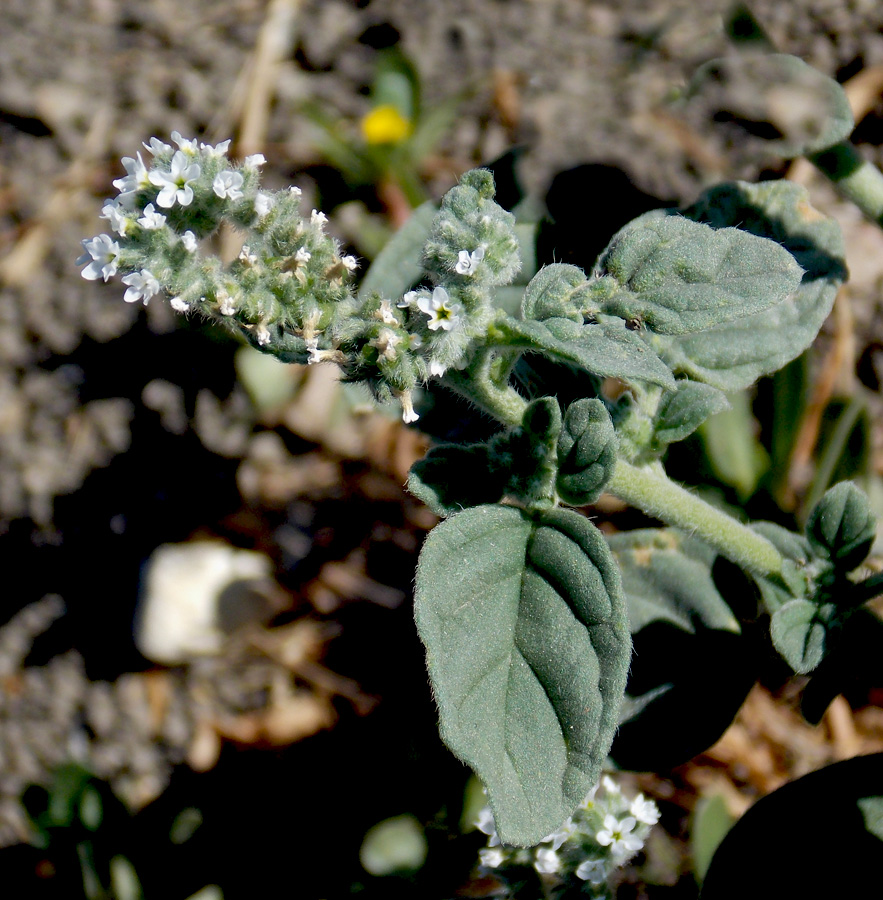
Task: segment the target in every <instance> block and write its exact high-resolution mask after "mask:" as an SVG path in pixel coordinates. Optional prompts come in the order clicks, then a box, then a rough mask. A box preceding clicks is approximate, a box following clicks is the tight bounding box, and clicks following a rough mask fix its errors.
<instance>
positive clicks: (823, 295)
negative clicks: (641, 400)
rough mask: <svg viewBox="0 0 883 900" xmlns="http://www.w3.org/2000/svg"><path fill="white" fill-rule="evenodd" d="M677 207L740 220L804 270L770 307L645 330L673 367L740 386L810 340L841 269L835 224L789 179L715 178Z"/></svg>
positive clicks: (727, 221) (724, 386) (721, 220)
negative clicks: (677, 330) (696, 330)
mask: <svg viewBox="0 0 883 900" xmlns="http://www.w3.org/2000/svg"><path fill="white" fill-rule="evenodd" d="M672 214H675V213H674V211H672ZM682 214H683V215H684V216H686V217H687V218H690V219H694V220H697V221H701V222H707V223H708V224H709V225H711V226H712V227H713V228H726V227H727V226H730V225H738V226H739V228H740V229H742V230H744V231H748V232H751V233H752V234H755V235H759V236H760V237H765V238H770V239H771V240H773V241H775V242H776V243H777V244H780V245H781V246H782V247H784V248H785V250H787V251H789V252H790V253H791V254H792V255H793V256H794V258H795V259H796V260H797V262H798V264H799V265H800V267H801V268H802V269H803V270H804V274H803V279H802V280H801V282H800V286H799V288H798V290H797V291H796V292H794V293H793V294H791V295H790V296H788V297H787V298H786V299H785V300H784V301H783V302H781V303H779V304H778V305H776V306H773V307H771V308H770V309H767V310H764V311H761V312H758V313H755V314H754V315H751V316H747V317H746V318H743V319H737V320H735V321H733V322H728V323H725V324H722V325H718V326H717V327H715V328H712V329H710V330H708V331H704V332H702V333H701V334H695V335H691V334H684V335H678V336H667V335H660V334H649V333H646V332H645V334H646V335H647V339H648V340H649V341H650V344H651V346H652V347H653V348H654V349H655V350H656V351H657V353H659V355H660V356H661V357H662V358H663V359H664V360H665V361H666V362H667V363H668V364H669V365H670V366H671V368H672V369H673V370H674V371H675V372H678V373H683V374H685V375H687V376H688V377H689V378H693V379H695V380H696V381H704V382H705V383H706V384H710V385H713V386H714V387H717V388H720V389H721V390H722V391H727V392H730V391H738V390H742V389H743V388H747V387H749V386H750V385H752V384H753V383H754V382H755V381H757V379H758V378H760V377H761V376H762V375H768V374H770V373H771V372H775V371H776V370H777V369H780V368H782V366H784V365H785V364H786V363H788V362H790V361H791V360H792V359H795V358H796V357H797V356H799V355H800V354H801V353H802V352H803V351H804V350H805V349H806V348H807V347H808V346H809V345H810V344H811V343H812V342H813V341H814V340H815V337H816V335H817V334H818V332H819V329H820V328H821V327H822V323H823V322H824V321H825V319H826V318H827V317H828V314H829V313H830V311H831V307H832V305H833V303H834V297H835V296H836V294H837V290H838V288H839V287H840V284H841V283H842V282H843V281H844V280H845V278H846V274H847V273H846V264H845V250H844V246H843V236H842V234H841V232H840V227H839V226H838V224H837V223H836V222H835V221H834V220H833V219H831V218H828V217H827V216H823V215H822V214H821V213H819V212H817V211H816V210H815V209H813V207H812V206H811V205H810V203H809V199H808V195H807V192H806V190H805V189H804V188H802V187H800V186H799V185H796V184H792V183H791V182H787V181H767V182H763V183H761V184H747V183H744V182H735V183H732V184H723V185H719V186H718V187H714V188H711V189H710V190H708V191H706V192H705V193H704V194H703V195H702V196H701V197H700V198H699V200H698V201H697V202H696V203H695V204H693V206H691V207H689V208H688V209H686V210H684V211H683V213H682Z"/></svg>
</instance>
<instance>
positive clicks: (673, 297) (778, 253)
mask: <svg viewBox="0 0 883 900" xmlns="http://www.w3.org/2000/svg"><path fill="white" fill-rule="evenodd" d="M594 274H595V275H596V276H598V277H601V278H603V277H605V276H607V277H612V278H614V279H615V280H616V283H617V284H618V285H619V288H620V290H617V291H614V292H613V295H612V296H610V297H607V298H604V299H602V298H599V299H600V301H601V302H600V303H599V306H600V310H599V311H600V312H603V313H606V314H608V315H614V316H619V317H620V318H622V319H629V320H636V321H637V322H639V323H641V324H643V325H645V326H646V327H647V328H649V329H650V330H651V331H652V332H654V333H655V334H692V333H695V332H698V331H705V330H707V329H709V328H714V327H715V326H716V325H721V324H723V323H725V322H731V321H733V320H734V319H742V318H745V316H750V315H753V314H755V313H758V312H762V311H764V310H767V309H769V308H770V307H771V306H776V305H777V304H779V303H781V302H782V301H783V300H784V299H785V298H786V297H788V296H789V295H790V294H792V293H793V292H794V291H795V290H796V289H797V286H798V285H799V284H800V278H801V275H802V274H803V273H802V271H801V269H800V266H798V265H797V263H796V262H795V260H794V257H793V256H792V255H791V254H790V253H788V251H787V250H783V249H782V248H781V247H780V246H779V245H778V244H775V243H773V242H772V241H768V240H764V239H763V238H760V237H757V236H755V235H753V234H748V233H747V232H745V231H741V230H739V229H737V228H723V229H719V230H715V229H713V228H711V227H709V226H708V225H704V224H702V223H699V222H692V221H690V220H689V219H685V218H682V217H680V216H657V215H649V216H641V217H640V218H638V219H636V220H635V221H634V222H630V223H629V224H628V225H626V226H625V228H623V229H621V230H620V231H619V232H618V233H617V234H616V235H615V236H614V237H613V240H611V242H610V244H609V245H608V247H607V249H606V250H605V251H604V253H602V254H601V257H600V258H599V260H598V263H597V265H596V267H595V273H594ZM604 289H605V291H610V287H609V285H608V286H605V288H604Z"/></svg>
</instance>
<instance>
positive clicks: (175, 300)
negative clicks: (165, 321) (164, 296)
mask: <svg viewBox="0 0 883 900" xmlns="http://www.w3.org/2000/svg"><path fill="white" fill-rule="evenodd" d="M169 304H170V305H171V307H172V309H173V310H175V312H179V313H183V312H187V310H189V309H190V307H189V306H188V304H187V303H186V302H185V301H184V300H182V299H181V298H180V297H172V299H171V300H169Z"/></svg>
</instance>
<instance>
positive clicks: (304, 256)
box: [294, 247, 313, 266]
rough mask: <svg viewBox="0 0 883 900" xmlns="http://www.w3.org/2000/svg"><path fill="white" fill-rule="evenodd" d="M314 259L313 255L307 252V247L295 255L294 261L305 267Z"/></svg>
mask: <svg viewBox="0 0 883 900" xmlns="http://www.w3.org/2000/svg"><path fill="white" fill-rule="evenodd" d="M312 258H313V254H312V253H310V251H309V250H307V248H306V247H301V248H300V250H298V251H297V253H295V254H294V261H295V262H296V263H297V264H298V265H300V266H303V265H305V264H306V263H308V262H309V261H310V260H311V259H312Z"/></svg>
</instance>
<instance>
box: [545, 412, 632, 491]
mask: <svg viewBox="0 0 883 900" xmlns="http://www.w3.org/2000/svg"><path fill="white" fill-rule="evenodd" d="M616 448H617V440H616V432H615V430H614V428H613V422H612V421H611V419H610V413H608V412H607V408H606V407H605V406H604V404H603V403H602V402H601V401H600V400H595V399H585V400H577V401H576V402H575V403H571V404H570V406H568V407H567V412H566V414H565V416H564V427H563V428H562V429H561V435H560V437H559V438H558V465H559V471H558V482H557V488H558V493H559V494H560V495H561V499H562V500H563V501H564V502H565V503H569V504H570V505H571V506H585V505H586V504H588V503H594V502H595V501H596V500H597V499H598V497H600V496H601V491H602V490H603V489H604V485H605V484H607V482H608V481H609V480H610V476H611V475H612V474H613V467H614V466H615V465H616Z"/></svg>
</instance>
